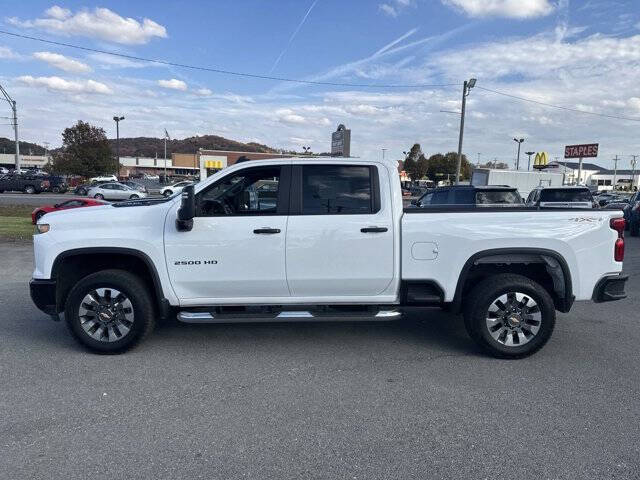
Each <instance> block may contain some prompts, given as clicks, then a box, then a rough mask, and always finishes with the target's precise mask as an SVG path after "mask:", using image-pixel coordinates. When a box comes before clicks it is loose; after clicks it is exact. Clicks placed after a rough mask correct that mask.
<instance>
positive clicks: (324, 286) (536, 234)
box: [30, 158, 628, 358]
mask: <svg viewBox="0 0 640 480" xmlns="http://www.w3.org/2000/svg"><path fill="white" fill-rule="evenodd" d="M265 182H268V184H270V185H271V186H276V185H277V188H269V189H268V192H275V193H277V195H275V196H274V197H268V198H269V201H268V202H263V201H262V198H261V197H260V195H259V194H257V192H258V191H259V189H260V186H261V185H264V184H267V183H265ZM450 190H453V191H454V192H455V189H450ZM480 192H481V190H479V191H477V193H480ZM265 193H266V192H265ZM500 193H502V191H501V192H500ZM510 193H512V194H511V195H509V197H511V198H513V197H515V196H516V195H515V194H513V192H510ZM518 196H519V195H518ZM575 217H576V214H575V213H574V212H571V211H564V210H561V209H555V210H553V209H552V210H547V211H538V210H535V209H531V210H530V211H524V212H523V211H520V209H508V208H505V209H485V210H484V211H483V210H482V209H468V208H464V206H461V205H449V206H448V208H447V209H446V210H445V211H441V212H440V211H438V210H431V211H428V210H427V209H419V208H413V209H406V210H403V208H402V192H401V187H400V182H399V178H398V169H397V165H396V164H395V163H394V162H388V163H385V162H380V161H366V160H360V159H352V158H349V159H339V160H338V159H335V158H314V159H313V160H310V159H308V158H299V159H296V158H293V159H286V160H284V159H274V160H259V161H248V162H244V163H240V164H235V165H232V166H230V167H228V168H226V169H224V170H221V171H219V172H217V173H215V174H214V175H212V176H211V177H209V178H207V179H206V180H205V181H204V182H201V183H198V184H197V185H193V186H188V187H186V188H185V189H184V190H183V192H182V195H179V196H172V197H168V198H161V199H143V200H139V201H136V202H123V203H116V204H112V205H107V206H105V207H103V208H102V209H101V211H100V219H99V221H96V219H95V218H94V215H92V212H90V209H83V208H80V209H76V210H75V211H72V212H67V213H66V214H65V215H51V218H50V219H47V218H46V217H45V218H43V219H41V220H40V221H39V222H38V223H37V225H36V231H37V232H38V234H36V235H34V240H33V246H34V253H35V255H34V258H35V269H34V278H33V279H32V281H31V284H30V289H31V298H32V299H33V301H34V303H35V304H36V306H37V307H38V308H40V309H41V310H42V311H44V312H46V313H49V314H51V315H54V317H57V315H58V314H59V313H60V312H61V311H64V314H65V319H66V323H67V325H68V327H69V329H70V331H71V332H72V334H73V336H74V337H75V339H76V340H78V341H79V342H80V343H81V344H82V345H84V346H85V347H86V348H88V349H90V350H92V351H95V352H100V353H121V352H123V351H125V350H128V349H130V348H132V347H133V346H135V345H136V344H138V343H139V342H140V341H141V340H142V339H143V338H145V337H146V336H147V334H149V333H150V332H151V330H152V328H153V325H154V322H155V320H156V318H157V317H168V316H169V315H175V312H177V319H178V320H179V321H180V322H183V323H216V322H217V323H220V322H227V323H230V322H243V321H247V320H249V321H254V322H255V321H263V322H268V321H275V322H279V321H283V320H285V319H286V320H287V321H295V320H300V321H309V320H310V319H315V320H318V321H322V320H346V321H353V320H355V319H358V320H371V319H377V320H381V319H387V320H391V319H397V318H399V317H400V316H401V315H402V314H403V312H404V311H405V309H406V310H412V309H413V308H414V307H416V306H422V307H427V306H431V307H441V308H446V309H448V310H450V311H452V312H464V318H465V326H466V328H467V331H468V333H469V335H470V337H471V338H472V339H473V340H475V341H476V342H477V343H478V344H479V345H480V346H481V347H482V348H483V349H484V350H485V351H486V352H488V353H489V354H491V355H494V356H497V357H502V358H522V357H525V356H527V355H530V354H532V353H534V352H536V351H538V350H539V349H541V348H542V347H543V346H544V345H545V343H546V342H547V341H548V340H549V338H550V337H551V334H552V332H553V329H554V324H555V318H556V311H561V312H568V311H570V309H571V307H572V305H573V303H574V300H576V301H591V300H593V301H595V302H604V301H610V300H619V299H622V298H625V296H626V294H625V291H624V287H625V282H626V281H627V279H628V276H627V275H625V274H623V273H622V267H623V258H624V245H625V239H624V235H623V228H624V220H623V219H622V213H621V212H617V211H608V210H594V211H593V212H591V213H590V214H589V218H590V220H592V221H591V222H589V225H588V226H587V225H585V224H583V223H578V222H576V221H575ZM498 247H499V248H498ZM587 247H588V248H587ZM585 265H588V268H585ZM609 311H610V312H615V308H614V309H610V310H609ZM603 312H604V310H603ZM423 315H428V313H426V312H424V313H423ZM603 318H607V315H603ZM607 322H608V323H611V322H609V321H608V320H607ZM601 334H602V335H607V329H606V328H605V329H601ZM563 341H571V339H569V338H568V337H567V336H565V338H564V339H563Z"/></svg>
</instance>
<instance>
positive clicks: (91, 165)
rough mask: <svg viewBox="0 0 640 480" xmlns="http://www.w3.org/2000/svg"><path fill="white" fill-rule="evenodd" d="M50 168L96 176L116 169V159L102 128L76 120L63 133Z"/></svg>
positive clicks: (60, 171)
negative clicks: (60, 145)
mask: <svg viewBox="0 0 640 480" xmlns="http://www.w3.org/2000/svg"><path fill="white" fill-rule="evenodd" d="M52 170H53V171H54V172H57V173H66V174H72V175H81V176H83V177H95V176H98V175H104V174H109V173H110V174H113V173H114V172H116V171H117V170H118V160H117V159H116V158H114V157H113V154H112V152H111V148H110V147H109V142H108V140H107V136H106V135H105V132H104V130H103V129H102V128H99V127H94V126H93V125H90V124H88V123H86V122H83V121H82V120H78V123H76V124H75V125H74V126H72V127H69V128H65V130H64V132H62V151H61V152H59V153H56V154H55V155H54V156H53V162H52Z"/></svg>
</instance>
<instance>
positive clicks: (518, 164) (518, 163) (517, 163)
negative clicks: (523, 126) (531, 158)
mask: <svg viewBox="0 0 640 480" xmlns="http://www.w3.org/2000/svg"><path fill="white" fill-rule="evenodd" d="M513 141H514V142H516V143H517V144H518V158H517V159H516V170H520V145H522V142H524V138H514V139H513Z"/></svg>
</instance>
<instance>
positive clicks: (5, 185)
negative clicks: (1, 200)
mask: <svg viewBox="0 0 640 480" xmlns="http://www.w3.org/2000/svg"><path fill="white" fill-rule="evenodd" d="M49 187H50V183H49V180H47V179H45V178H42V177H41V176H39V175H31V174H28V173H25V174H23V173H9V174H7V175H4V176H2V177H0V193H2V192H24V193H42V192H44V191H46V190H47V189H48V188H49Z"/></svg>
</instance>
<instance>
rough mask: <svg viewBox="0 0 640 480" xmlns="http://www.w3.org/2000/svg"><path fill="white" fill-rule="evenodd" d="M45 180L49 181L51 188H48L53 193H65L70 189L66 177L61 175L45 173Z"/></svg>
mask: <svg viewBox="0 0 640 480" xmlns="http://www.w3.org/2000/svg"><path fill="white" fill-rule="evenodd" d="M44 179H45V180H48V181H49V188H48V189H47V190H48V191H50V192H53V193H65V192H67V191H68V190H69V185H68V184H67V181H66V180H65V178H64V177H61V176H59V175H45V176H44Z"/></svg>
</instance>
